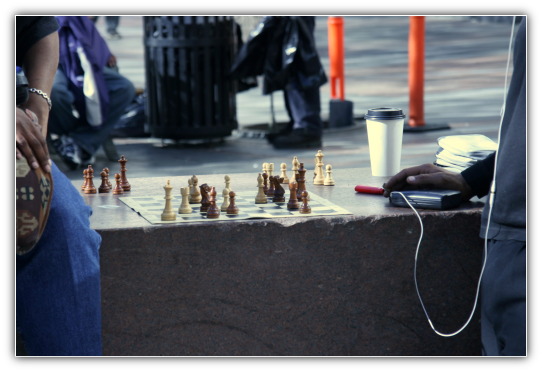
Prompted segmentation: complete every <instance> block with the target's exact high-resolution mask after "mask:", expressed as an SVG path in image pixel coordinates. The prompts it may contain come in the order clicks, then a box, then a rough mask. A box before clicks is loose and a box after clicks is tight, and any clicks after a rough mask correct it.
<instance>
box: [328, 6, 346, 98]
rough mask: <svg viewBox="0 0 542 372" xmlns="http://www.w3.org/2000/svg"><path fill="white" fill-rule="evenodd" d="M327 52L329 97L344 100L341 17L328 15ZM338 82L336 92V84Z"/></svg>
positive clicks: (342, 29)
mask: <svg viewBox="0 0 542 372" xmlns="http://www.w3.org/2000/svg"><path fill="white" fill-rule="evenodd" d="M327 25H328V45H329V46H328V53H329V77H330V84H331V98H332V99H334V98H335V99H336V98H340V99H341V101H344V20H343V17H328V21H327ZM337 83H338V84H339V94H337V88H336V84H337Z"/></svg>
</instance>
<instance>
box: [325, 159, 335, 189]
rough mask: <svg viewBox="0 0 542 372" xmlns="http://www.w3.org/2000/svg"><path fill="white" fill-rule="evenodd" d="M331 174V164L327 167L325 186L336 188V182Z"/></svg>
mask: <svg viewBox="0 0 542 372" xmlns="http://www.w3.org/2000/svg"><path fill="white" fill-rule="evenodd" d="M331 172H332V168H331V164H328V165H326V178H325V180H324V186H335V180H334V179H333V175H332V174H331Z"/></svg>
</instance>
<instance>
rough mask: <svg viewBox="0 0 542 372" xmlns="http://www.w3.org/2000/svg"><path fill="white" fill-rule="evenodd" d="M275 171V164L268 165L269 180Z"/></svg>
mask: <svg viewBox="0 0 542 372" xmlns="http://www.w3.org/2000/svg"><path fill="white" fill-rule="evenodd" d="M274 171H275V163H267V175H268V176H269V178H271V177H273V172H274Z"/></svg>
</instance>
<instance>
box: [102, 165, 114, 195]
mask: <svg viewBox="0 0 542 372" xmlns="http://www.w3.org/2000/svg"><path fill="white" fill-rule="evenodd" d="M103 170H104V172H106V173H107V186H109V190H112V189H113V185H112V184H111V180H110V179H109V168H104V169H103Z"/></svg>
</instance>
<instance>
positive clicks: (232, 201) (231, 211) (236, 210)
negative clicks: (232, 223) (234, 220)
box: [226, 191, 239, 214]
mask: <svg viewBox="0 0 542 372" xmlns="http://www.w3.org/2000/svg"><path fill="white" fill-rule="evenodd" d="M226 213H227V214H239V208H237V206H236V205H235V192H233V191H230V205H229V206H228V210H227V211H226Z"/></svg>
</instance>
